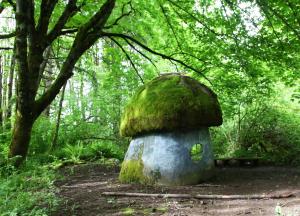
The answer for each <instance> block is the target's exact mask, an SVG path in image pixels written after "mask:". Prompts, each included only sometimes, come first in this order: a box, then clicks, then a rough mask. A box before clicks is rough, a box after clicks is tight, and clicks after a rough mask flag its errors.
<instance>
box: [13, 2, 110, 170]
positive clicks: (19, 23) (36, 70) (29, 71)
mask: <svg viewBox="0 0 300 216" xmlns="http://www.w3.org/2000/svg"><path fill="white" fill-rule="evenodd" d="M57 2H58V0H53V1H47V0H42V2H41V11H40V17H39V19H38V23H35V19H34V17H35V14H34V8H35V6H34V1H32V0H17V1H16V61H17V66H18V82H17V102H16V103H17V104H16V107H17V109H16V121H15V123H14V128H13V135H12V140H11V145H10V152H9V157H14V156H20V157H19V159H17V160H16V163H15V165H16V166H19V165H20V164H21V163H22V162H23V161H24V159H25V158H26V155H27V152H28V149H29V143H30V137H31V130H32V127H33V124H34V122H35V120H36V119H37V118H38V117H39V116H40V114H41V113H42V112H43V111H44V110H45V109H46V108H47V107H48V106H49V105H50V103H51V102H52V101H53V100H54V99H55V97H56V95H57V94H58V93H59V92H60V89H61V88H62V87H63V86H64V85H65V83H66V82H67V80H68V79H69V78H70V77H71V76H72V75H73V68H74V66H75V64H76V62H77V61H78V59H79V58H80V56H81V55H82V54H83V53H84V52H85V51H86V50H87V49H89V48H90V47H91V46H92V45H93V44H94V43H95V42H96V40H97V39H98V38H99V37H101V34H100V33H101V32H102V29H103V27H104V25H105V24H106V22H107V20H108V18H109V16H110V15H111V13H112V10H113V8H114V6H115V0H106V2H105V3H104V4H103V5H102V6H101V8H100V9H99V10H98V11H97V12H96V13H95V14H94V15H93V16H92V17H91V18H90V19H89V20H88V21H87V22H86V23H85V24H83V25H82V26H80V27H79V28H78V29H76V30H72V31H71V32H72V33H76V32H77V33H76V36H75V39H74V42H73V44H72V48H71V50H70V51H69V54H68V56H67V58H66V60H65V61H64V63H63V65H62V67H61V69H60V72H59V74H58V76H57V77H56V79H55V80H54V82H53V83H52V84H51V86H49V88H48V89H47V90H46V91H45V92H44V94H43V95H42V96H40V97H39V98H36V97H37V92H38V89H39V86H40V81H41V75H42V74H43V71H41V69H42V68H43V67H42V66H43V62H44V61H45V59H44V58H43V54H44V52H45V50H46V49H47V47H49V46H51V44H52V43H53V42H54V41H55V40H56V39H57V38H58V37H60V36H62V35H64V34H66V33H70V32H69V31H68V32H66V31H64V29H65V25H66V23H67V22H68V20H69V19H70V18H71V17H72V16H74V15H75V14H76V13H77V12H78V11H79V10H80V6H78V5H77V0H69V1H68V3H67V4H66V6H65V8H64V11H63V13H62V15H61V17H60V18H59V19H58V21H57V23H56V24H55V25H54V27H53V28H52V29H50V30H49V28H48V27H49V23H50V17H51V14H52V13H53V11H54V8H55V6H56V4H57Z"/></svg>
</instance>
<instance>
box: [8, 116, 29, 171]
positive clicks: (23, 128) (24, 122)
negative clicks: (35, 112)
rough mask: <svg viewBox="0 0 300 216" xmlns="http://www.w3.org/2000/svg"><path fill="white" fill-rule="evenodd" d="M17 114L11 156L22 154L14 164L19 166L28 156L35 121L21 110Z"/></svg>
mask: <svg viewBox="0 0 300 216" xmlns="http://www.w3.org/2000/svg"><path fill="white" fill-rule="evenodd" d="M16 115H17V116H16V120H15V124H14V130H13V137H12V141H11V145H10V151H9V157H15V156H20V157H19V158H17V159H16V160H15V163H14V165H15V166H16V167H18V166H20V164H21V163H22V162H23V160H24V159H25V158H26V155H27V152H28V148H29V143H30V137H31V130H32V126H33V122H34V121H33V119H31V118H30V117H27V116H26V115H22V114H20V113H19V112H17V114H16Z"/></svg>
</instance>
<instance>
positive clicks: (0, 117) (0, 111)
mask: <svg viewBox="0 0 300 216" xmlns="http://www.w3.org/2000/svg"><path fill="white" fill-rule="evenodd" d="M2 78H3V68H2V56H0V127H1V126H2V123H3V107H2V89H3V88H2Z"/></svg>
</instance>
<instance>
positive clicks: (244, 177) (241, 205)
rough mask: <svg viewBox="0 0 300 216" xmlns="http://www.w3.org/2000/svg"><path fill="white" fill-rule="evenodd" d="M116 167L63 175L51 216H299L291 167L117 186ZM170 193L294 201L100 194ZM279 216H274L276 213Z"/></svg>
mask: <svg viewBox="0 0 300 216" xmlns="http://www.w3.org/2000/svg"><path fill="white" fill-rule="evenodd" d="M118 171H119V169H118V168H117V167H115V168H111V167H110V168H107V167H104V166H101V165H97V164H89V165H78V166H73V167H71V168H70V167H67V168H64V169H62V170H61V172H62V174H63V176H65V177H64V179H62V180H58V181H57V182H56V185H57V187H58V188H59V193H58V195H59V196H60V197H61V198H62V199H63V200H64V202H62V204H61V206H60V207H59V209H58V211H57V212H55V213H54V214H53V216H65V215H77V216H94V215H218V216H219V215H222V216H226V215H228V216H233V215H256V216H257V215H272V216H274V215H281V216H283V215H289V216H299V215H300V169H299V168H292V167H255V168H240V167H230V168H229V167H228V168H218V170H217V175H216V177H215V178H214V179H212V180H210V181H209V182H206V183H205V184H199V185H195V186H173V187H166V186H142V185H137V184H132V185H129V184H120V183H119V182H118ZM108 191H111V192H139V193H172V194H221V195H249V194H274V193H275V194H277V193H283V192H287V191H291V192H293V193H294V196H293V197H290V198H282V199H261V200H256V199H254V200H243V199H236V200H200V199H181V198H177V199H171V198H151V197H149V198H148V197H108V196H103V195H101V194H102V193H103V192H108ZM276 206H280V208H278V207H277V210H280V209H281V212H282V213H281V214H275V208H276Z"/></svg>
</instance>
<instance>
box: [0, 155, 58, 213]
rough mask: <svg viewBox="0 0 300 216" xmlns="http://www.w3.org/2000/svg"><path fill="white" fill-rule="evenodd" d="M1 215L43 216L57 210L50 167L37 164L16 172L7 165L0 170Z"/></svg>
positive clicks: (30, 163) (25, 166)
mask: <svg viewBox="0 0 300 216" xmlns="http://www.w3.org/2000/svg"><path fill="white" fill-rule="evenodd" d="M0 174H1V175H0V215H1V216H13V215H22V216H43V215H48V214H50V213H51V212H52V211H54V210H55V209H56V207H57V206H58V204H59V199H58V198H57V197H56V196H55V192H56V189H55V186H54V185H53V183H54V180H55V178H56V174H55V171H54V170H51V169H50V168H49V166H41V165H40V164H39V163H38V162H36V161H31V162H28V163H27V164H26V165H24V166H23V167H22V168H21V169H19V170H15V169H14V168H13V167H11V166H10V165H9V164H6V165H2V166H1V167H0Z"/></svg>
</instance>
